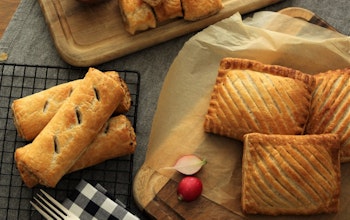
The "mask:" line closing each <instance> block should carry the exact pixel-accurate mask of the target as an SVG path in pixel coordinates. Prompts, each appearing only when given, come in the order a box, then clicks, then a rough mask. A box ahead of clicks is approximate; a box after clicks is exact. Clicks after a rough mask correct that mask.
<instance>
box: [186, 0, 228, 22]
mask: <svg viewBox="0 0 350 220" xmlns="http://www.w3.org/2000/svg"><path fill="white" fill-rule="evenodd" d="M181 2H182V8H183V11H184V19H185V20H188V21H196V20H199V19H203V18H206V17H209V16H211V15H214V14H216V13H218V12H219V11H220V10H221V9H222V7H223V5H222V2H221V0H181Z"/></svg>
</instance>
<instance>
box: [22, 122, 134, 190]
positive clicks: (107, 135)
mask: <svg viewBox="0 0 350 220" xmlns="http://www.w3.org/2000/svg"><path fill="white" fill-rule="evenodd" d="M135 147H136V134H135V131H134V128H133V127H132V125H131V122H130V121H129V119H128V118H127V117H126V116H125V115H119V116H115V117H111V118H110V119H109V120H108V121H107V122H106V123H105V125H104V126H103V128H102V129H101V130H100V132H99V133H98V134H97V136H96V138H95V139H94V140H93V142H92V143H91V144H90V145H89V146H88V147H87V149H86V151H85V152H84V153H83V155H81V156H80V157H79V159H77V161H76V162H75V163H74V165H73V166H72V167H71V168H70V169H69V171H68V173H70V172H74V171H77V170H81V169H84V168H87V167H90V166H94V165H96V164H99V163H101V162H103V161H106V160H109V159H113V158H116V157H121V156H125V155H129V154H132V153H134V151H135ZM27 149H28V147H21V148H18V149H17V153H18V154H25V153H26V150H27ZM21 176H22V179H23V180H24V182H25V183H26V185H27V186H28V187H30V188H31V187H34V186H35V185H37V184H38V179H37V178H35V176H33V175H31V174H30V173H29V172H26V170H24V173H22V174H21Z"/></svg>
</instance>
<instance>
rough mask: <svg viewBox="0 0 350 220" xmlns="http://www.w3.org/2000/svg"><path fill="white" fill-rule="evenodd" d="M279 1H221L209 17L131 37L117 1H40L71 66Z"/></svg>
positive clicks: (99, 60) (102, 59)
mask: <svg viewBox="0 0 350 220" xmlns="http://www.w3.org/2000/svg"><path fill="white" fill-rule="evenodd" d="M279 1H281V0H244V1H241V0H222V2H223V5H224V8H223V9H222V10H221V11H220V13H218V14H216V15H214V16H211V17H209V18H206V19H203V20H200V21H196V22H188V21H184V20H183V19H176V20H174V21H172V22H170V23H168V24H165V25H162V26H159V27H157V28H155V29H152V30H148V31H145V32H142V33H139V34H136V35H134V36H132V35H130V34H128V33H127V32H126V31H125V30H124V27H123V22H122V17H121V15H120V11H119V6H118V0H107V1H105V2H103V3H100V4H97V5H86V4H82V3H79V2H78V1H76V0H52V1H51V0H50V1H49V0H39V3H40V6H41V9H42V12H43V14H44V17H45V19H46V23H47V25H48V27H49V30H50V33H51V35H52V38H53V41H54V44H55V46H56V48H57V51H58V53H59V54H60V56H61V57H62V58H63V60H65V61H66V62H67V63H69V64H71V65H73V66H83V67H86V66H93V65H97V64H101V63H104V62H107V61H110V60H113V59H115V58H118V57H121V56H124V55H127V54H130V53H133V52H136V51H139V50H142V49H144V48H147V47H150V46H153V45H156V44H159V43H162V42H165V41H167V40H170V39H173V38H176V37H179V36H182V35H184V34H187V33H190V32H193V31H197V30H200V29H203V28H205V27H207V26H209V25H211V24H213V23H215V22H217V21H220V20H222V19H224V18H227V17H229V16H231V15H232V14H234V13H236V12H240V13H241V14H244V13H248V12H251V11H254V10H257V9H259V8H262V7H265V6H268V5H271V4H273V3H276V2H279Z"/></svg>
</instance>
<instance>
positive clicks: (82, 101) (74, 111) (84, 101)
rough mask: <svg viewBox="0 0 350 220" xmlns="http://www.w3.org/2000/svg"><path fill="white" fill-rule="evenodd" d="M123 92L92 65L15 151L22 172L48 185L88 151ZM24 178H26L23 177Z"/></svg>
mask: <svg viewBox="0 0 350 220" xmlns="http://www.w3.org/2000/svg"><path fill="white" fill-rule="evenodd" d="M122 96H123V90H122V88H121V86H120V85H119V86H118V81H115V80H114V79H112V78H110V77H108V76H106V75H105V74H104V73H102V72H100V71H99V70H97V69H94V68H90V69H89V71H88V72H87V74H86V75H85V77H84V79H83V80H82V83H80V84H79V86H77V88H76V89H75V90H74V91H73V92H72V94H71V95H70V97H69V99H67V101H66V102H64V104H63V105H62V106H61V107H60V108H59V110H58V111H57V113H56V114H55V115H54V116H53V118H52V119H51V120H50V122H49V123H48V124H47V125H46V126H45V128H44V129H43V130H42V131H41V132H40V133H39V135H38V136H37V137H36V138H35V139H34V141H33V142H32V143H31V144H28V145H26V146H24V148H26V150H25V151H19V150H16V151H15V160H16V165H17V168H18V170H19V172H20V174H21V176H25V175H27V174H28V173H29V174H30V175H32V178H33V179H37V181H38V182H39V183H40V184H42V185H45V186H48V187H55V186H56V184H57V182H58V181H59V180H60V179H61V177H62V176H63V175H65V174H66V173H67V172H68V171H69V169H70V168H71V167H72V166H73V165H74V163H75V162H76V160H77V159H78V158H79V157H80V156H81V155H82V154H83V153H84V152H85V151H86V149H87V146H89V145H90V144H91V143H92V141H93V140H94V138H95V137H96V135H97V133H98V132H99V130H100V129H101V128H102V127H103V125H104V124H105V122H106V121H107V120H108V119H109V118H110V116H111V115H112V113H113V111H114V110H115V109H116V107H117V106H118V104H119V102H120V101H121V99H122ZM23 180H24V178H23Z"/></svg>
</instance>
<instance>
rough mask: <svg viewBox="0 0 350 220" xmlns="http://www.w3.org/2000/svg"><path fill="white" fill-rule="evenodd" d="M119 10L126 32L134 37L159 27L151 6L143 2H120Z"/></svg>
mask: <svg viewBox="0 0 350 220" xmlns="http://www.w3.org/2000/svg"><path fill="white" fill-rule="evenodd" d="M119 9H120V13H121V15H122V19H123V22H124V26H125V30H126V31H128V32H129V33H130V34H132V35H133V34H135V33H136V32H139V31H144V30H147V29H149V28H155V27H156V26H157V21H156V18H155V15H154V13H153V11H152V8H151V6H150V5H148V4H147V3H145V2H144V1H143V0H119Z"/></svg>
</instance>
